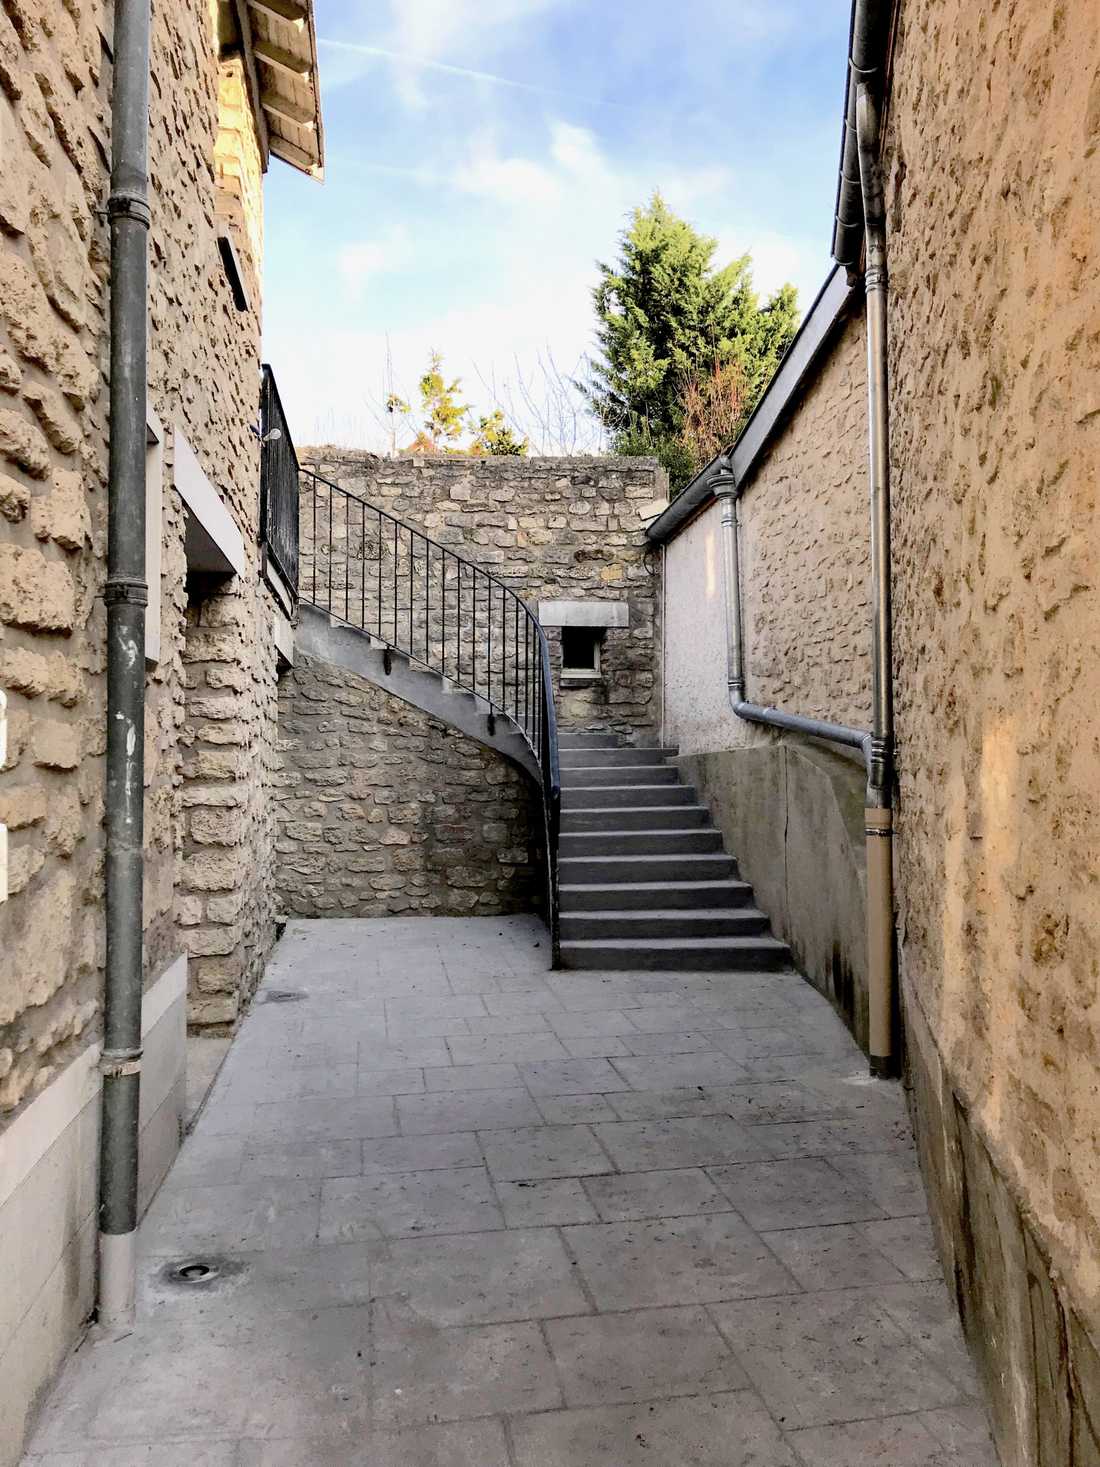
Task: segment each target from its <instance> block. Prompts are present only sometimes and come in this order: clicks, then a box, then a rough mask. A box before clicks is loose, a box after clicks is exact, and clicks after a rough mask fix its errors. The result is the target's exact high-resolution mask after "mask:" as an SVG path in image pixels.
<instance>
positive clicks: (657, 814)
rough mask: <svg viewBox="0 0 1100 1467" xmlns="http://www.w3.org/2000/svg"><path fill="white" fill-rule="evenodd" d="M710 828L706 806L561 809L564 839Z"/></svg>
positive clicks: (597, 806)
mask: <svg viewBox="0 0 1100 1467" xmlns="http://www.w3.org/2000/svg"><path fill="white" fill-rule="evenodd" d="M660 788H661V789H662V790H663V789H664V786H663V785H661V786H660ZM709 824H710V811H709V810H708V809H707V807H706V806H705V805H641V806H639V807H638V808H636V809H630V808H629V807H625V806H624V807H617V806H615V805H596V806H595V807H594V808H592V809H590V810H577V809H573V808H569V809H563V811H562V817H561V829H562V834H563V835H566V834H569V835H575V834H577V833H578V832H580V831H582V830H595V831H605V830H688V829H689V828H692V827H697V826H700V825H709Z"/></svg>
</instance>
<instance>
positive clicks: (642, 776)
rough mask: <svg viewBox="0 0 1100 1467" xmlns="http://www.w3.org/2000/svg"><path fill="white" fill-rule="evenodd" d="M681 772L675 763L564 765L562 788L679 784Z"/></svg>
mask: <svg viewBox="0 0 1100 1467" xmlns="http://www.w3.org/2000/svg"><path fill="white" fill-rule="evenodd" d="M679 779H680V772H679V770H678V769H677V768H676V766H675V765H674V764H628V765H621V766H617V767H615V768H614V769H603V768H600V767H599V766H598V765H597V766H596V767H595V768H593V767H592V765H590V764H586V765H584V766H583V767H582V768H579V769H578V768H576V767H568V768H567V767H566V766H564V765H563V766H562V771H561V784H562V789H567V788H568V789H593V788H597V787H599V786H604V787H607V788H610V787H611V786H615V785H618V786H622V785H628V784H678V783H679Z"/></svg>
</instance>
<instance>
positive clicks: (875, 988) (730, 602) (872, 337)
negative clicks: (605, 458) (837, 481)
mask: <svg viewBox="0 0 1100 1467" xmlns="http://www.w3.org/2000/svg"><path fill="white" fill-rule="evenodd" d="M857 119H858V135H859V161H860V173H861V180H862V187H863V198H864V212H865V219H866V241H867V245H866V249H867V259H866V273H865V286H866V299H867V366H868V370H867V399H868V404H867V411H868V445H869V457H870V492H871V536H870V539H871V600H872V636H871V640H872V649H871V703H872V727H871V730H870V731H869V732H868V731H867V730H864V729H859V728H851V727H849V726H848V725H846V724H841V723H829V722H826V721H825V720H823V719H818V718H804V717H802V715H800V714H797V713H784V712H783V711H782V710H781V709H779V708H768V707H765V706H763V705H762V704H759V703H750V702H747V701H746V699H745V665H744V633H743V623H742V616H741V572H740V561H739V551H738V537H737V501H738V499H739V498H740V487H739V485H738V483H737V478H736V475H735V474H734V471H733V466H732V464H731V463H730V462H729V460H728V458H724V457H723V458H722V459H720V460H719V461H718V463H717V465H716V466H715V473H714V478H713V479H712V482H711V489H712V492H713V494H714V496H715V498H716V499H718V500H719V501H720V502H721V506H722V520H721V524H722V568H723V581H724V585H725V598H726V675H727V681H728V684H729V700H730V707H731V708H732V709H733V711H734V713H736V714H737V716H738V717H739V718H743V719H745V720H746V721H747V722H749V723H759V724H766V725H768V726H769V727H771V728H781V729H787V730H790V731H791V732H794V733H801V734H806V735H808V736H809V737H811V738H819V739H827V740H829V741H830V742H831V743H834V744H844V745H847V746H849V747H851V748H855V749H859V750H860V751H861V752H862V754H863V758H864V762H865V764H866V766H867V795H866V802H865V809H864V816H865V819H864V829H865V832H866V834H865V840H866V848H867V984H868V1009H869V1014H868V1019H869V1024H868V1028H869V1044H868V1049H869V1053H870V1067H871V1073H872V1074H873V1075H876V1076H878V1077H880V1078H885V1077H887V1076H890V1075H892V1074H894V1073H895V1070H896V1064H895V1055H894V1008H895V1000H894V889H893V749H894V708H893V659H892V639H891V627H892V621H891V609H890V463H889V409H888V403H889V381H888V375H887V357H886V350H887V338H886V304H887V295H886V292H887V276H886V216H885V207H884V202H883V190H882V177H881V170H880V168H879V163H878V118H877V115H876V112H875V108H874V103H873V101H872V98H871V94H870V92H869V91H868V89H867V88H866V87H865V86H862V85H861V86H860V87H859V93H858V105H857Z"/></svg>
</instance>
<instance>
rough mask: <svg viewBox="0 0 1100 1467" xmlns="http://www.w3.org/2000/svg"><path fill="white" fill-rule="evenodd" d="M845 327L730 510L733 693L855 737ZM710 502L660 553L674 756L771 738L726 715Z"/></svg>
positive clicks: (853, 422) (856, 412) (861, 480)
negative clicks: (733, 525)
mask: <svg viewBox="0 0 1100 1467" xmlns="http://www.w3.org/2000/svg"><path fill="white" fill-rule="evenodd" d="M865 352H866V346H865V335H864V330H863V321H862V316H861V315H859V314H857V315H856V316H855V317H851V318H849V319H848V320H847V321H845V322H844V323H843V324H842V326H841V327H840V328H839V329H838V333H837V336H836V338H835V339H834V341H833V343H832V345H831V346H830V348H829V349H828V351H827V353H826V355H825V357H824V359H823V361H822V362H821V364H820V366H819V368H818V370H817V372H816V374H815V376H814V379H813V380H812V382H810V383H809V384H808V385H807V387H806V390H805V392H804V394H803V396H802V398H801V399H800V400H799V403H798V407H797V410H796V412H795V414H794V415H793V417H792V418H791V419H790V420H789V421H788V423H787V424H786V426H784V427H782V428H781V429H780V430H779V432H778V433H777V434H776V436H775V438H774V440H773V441H772V443H771V444H770V446H769V447H768V449H767V450H766V452H765V453H764V455H763V457H762V459H761V461H760V463H759V464H758V466H757V467H756V469H755V471H754V472H753V474H752V476H751V478H749V479H748V480H747V481H746V482H745V484H744V485H743V488H742V494H741V497H740V500H739V502H738V507H737V514H738V522H739V548H740V564H741V605H742V617H743V626H744V659H745V675H746V681H747V692H746V697H747V698H748V699H749V700H750V701H752V702H754V703H763V704H770V705H771V706H773V707H778V708H782V709H784V710H785V711H786V712H789V713H801V714H805V715H806V716H807V717H811V718H824V719H828V720H830V721H831V722H834V723H849V724H854V725H856V726H857V727H866V726H867V725H868V723H869V720H870V716H871V709H870V675H869V666H870V617H869V611H868V580H869V555H870V546H869V521H868V510H867V471H866V462H865V461H866V444H867V429H866V381H867V376H866V362H865ZM721 514H722V511H721V506H720V505H719V504H717V503H712V504H710V505H709V506H708V507H707V508H706V509H704V510H703V512H702V513H701V514H700V515H699V516H698V517H697V518H696V519H695V520H694V521H691V522H690V523H689V524H687V525H686V526H685V527H684V528H683V529H682V530H681V531H680V533H679V534H678V535H677V536H676V538H675V539H673V540H672V541H670V542H669V544H668V547H667V552H666V557H667V558H666V574H667V587H666V606H665V618H666V624H665V633H664V652H665V655H664V663H665V672H664V677H665V730H666V734H667V736H668V738H669V739H670V740H672V741H673V742H676V743H678V744H679V745H680V748H681V750H682V751H683V752H684V753H699V752H710V751H712V750H715V749H730V748H738V747H753V746H755V745H758V744H760V743H763V742H766V741H768V740H769V739H770V738H771V737H772V736H771V735H770V734H769V733H768V732H767V731H766V730H762V729H760V728H759V727H758V726H754V725H751V724H747V723H745V722H744V720H742V719H740V718H738V717H737V716H736V715H735V714H734V713H733V712H732V711H731V709H730V707H729V697H728V690H727V683H726V645H725V623H724V619H723V618H724V606H725V599H724V597H725V593H724V587H723V580H722V547H721Z"/></svg>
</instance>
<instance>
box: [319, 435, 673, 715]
mask: <svg viewBox="0 0 1100 1467" xmlns="http://www.w3.org/2000/svg"><path fill="white" fill-rule="evenodd" d="M299 457H300V459H301V461H302V463H303V465H307V466H309V467H311V468H315V469H316V471H317V472H318V473H319V474H320V475H322V476H323V477H324V478H325V479H328V480H331V481H333V482H334V483H336V484H339V485H341V486H342V487H343V488H346V489H348V490H349V491H351V492H352V493H354V494H357V495H360V496H361V497H362V498H364V499H366V500H368V501H369V502H370V503H371V504H372V505H376V506H377V507H378V508H380V509H383V510H385V511H387V512H388V513H389V514H390V515H393V516H395V517H396V518H397V519H399V520H401V521H403V522H405V523H407V524H410V525H412V526H414V527H415V528H417V529H419V530H421V531H422V532H423V533H424V534H425V535H427V536H430V537H431V539H432V540H434V541H436V542H437V543H438V544H440V545H443V546H446V547H447V548H448V549H451V550H453V551H455V552H456V553H457V554H459V555H462V556H464V557H465V558H466V559H467V560H470V561H473V562H474V563H475V564H477V565H480V566H482V567H484V568H485V569H487V570H489V571H492V572H493V573H494V574H495V575H496V576H498V577H499V578H500V580H501V581H502V582H503V583H504V584H505V585H506V586H507V587H509V588H510V589H511V590H513V591H514V592H515V593H516V594H517V595H519V596H521V597H522V598H523V599H524V600H525V601H526V602H527V604H528V605H529V606H530V607H531V608H532V610H537V608H538V603H539V602H540V601H548V600H561V599H568V600H584V601H601V600H602V601H616V602H623V601H625V602H627V603H628V605H629V625H628V626H627V627H624V628H611V629H609V630H608V631H607V632H606V633H605V636H604V641H603V653H602V664H601V666H602V676H601V677H600V678H599V679H594V680H593V681H592V682H591V683H589V684H587V685H585V686H583V687H577V686H574V687H562V684H561V677H560V671H561V634H560V631H559V630H558V629H557V628H554V627H548V628H547V638H548V641H549V642H550V650H551V656H552V658H553V661H554V669H555V682H556V688H557V695H558V697H557V701H558V718H559V722H560V725H561V727H563V728H599V729H612V730H615V731H617V732H620V733H623V734H624V735H627V736H629V737H633V736H635V735H636V734H639V733H641V732H648V733H652V732H654V731H655V730H656V728H657V726H658V724H659V722H660V694H659V689H658V686H657V680H656V668H657V656H656V650H657V638H658V636H659V630H658V596H657V578H656V574H655V567H654V564H653V557H652V556H651V555H649V554H647V548H646V544H645V541H644V539H643V536H642V514H643V510H645V509H648V510H649V512H652V506H653V504H654V501H657V500H663V499H664V497H665V496H666V495H667V479H666V477H665V475H664V473H663V471H662V470H660V469H659V468H658V467H657V464H656V461H655V460H652V459H614V458H531V459H527V458H487V459H469V458H448V457H443V456H440V457H426V458H408V459H380V458H377V457H375V456H374V455H372V454H366V453H361V452H354V451H348V450H341V449H334V448H331V447H324V448H315V449H305V450H302V451H300V453H299ZM307 482H308V481H307ZM330 503H331V505H332V509H333V522H332V534H331V537H330V535H329V521H328V507H329V505H330ZM320 505H321V510H320V518H319V523H318V536H317V543H318V564H319V567H320V572H321V578H322V582H323V581H324V578H325V576H326V575H327V574H328V571H329V567H331V575H332V580H333V583H334V585H335V587H336V589H337V602H336V609H337V610H338V609H339V602H340V598H341V597H342V596H343V588H344V586H345V584H346V583H347V580H348V574H347V565H346V558H347V551H346V548H345V547H346V546H347V545H349V544H350V545H351V555H352V566H351V573H350V582H351V588H352V589H351V603H350V604H351V607H352V613H351V615H352V619H353V620H355V619H356V607H357V603H358V602H359V599H360V597H359V590H360V587H361V584H362V581H363V579H365V581H366V584H367V593H366V598H365V600H366V604H367V607H368V612H369V608H370V607H371V605H372V604H373V601H374V591H375V588H376V583H377V582H376V578H377V573H378V571H377V567H378V566H380V567H381V571H382V581H383V587H382V591H383V600H384V605H385V607H386V608H387V609H392V604H393V603H392V592H391V580H392V577H391V575H390V572H391V570H392V565H393V557H394V551H393V548H392V545H391V541H390V533H389V529H388V528H387V531H386V532H385V533H384V534H383V535H382V536H381V542H380V543H379V536H378V532H377V528H376V524H375V523H372V522H371V521H369V520H368V521H367V522H366V524H365V531H364V529H363V522H362V521H361V519H360V511H359V509H358V507H357V506H356V505H354V504H353V505H351V506H349V505H348V504H347V502H346V501H343V500H341V499H340V498H339V497H338V496H337V497H336V498H335V499H330V497H329V496H328V495H327V494H324V495H323V496H322V499H321V500H320ZM302 528H303V572H302V573H303V585H304V586H305V587H306V588H307V592H306V594H308V587H309V584H310V579H309V578H310V576H311V573H312V563H313V562H312V545H313V518H312V503H311V502H310V501H309V500H308V499H307V500H304V501H303V519H302ZM364 538H365V542H366V543H365V548H364ZM330 542H331V543H330ZM396 554H397V558H398V561H399V563H400V567H401V569H402V570H404V569H405V568H406V566H407V550H406V548H405V541H404V539H399V541H398V546H397V552H396ZM415 555H416V557H417V572H418V574H419V573H421V572H422V569H423V560H424V553H423V550H422V549H421V547H420V546H419V545H418V546H417V547H416V550H415ZM376 557H381V559H380V561H377V562H376ZM432 565H433V569H432V572H431V573H432V575H433V576H434V577H436V578H437V579H438V577H439V575H440V574H441V570H440V565H441V562H440V561H439V560H438V558H436V559H435V560H433V562H432ZM446 574H447V577H448V582H447V584H448V588H449V589H448V597H449V606H450V607H453V608H454V609H455V610H456V611H457V598H456V596H455V591H454V570H453V567H450V568H448V569H447V571H446ZM403 580H404V578H403V577H400V578H399V584H403ZM399 594H400V595H402V596H403V595H404V592H400V593H399ZM434 604H435V606H436V608H438V606H439V605H440V597H439V596H436V597H435V598H434ZM400 605H401V607H402V608H404V607H405V606H406V605H407V602H406V601H404V600H402V601H401V603H400ZM469 614H470V613H469V597H468V594H467V608H466V618H467V622H468V620H469ZM400 615H401V618H402V619H401V621H400V623H399V626H400V628H401V630H404V620H403V618H404V611H403V610H402V611H401V613H400ZM420 616H421V610H420V608H419V607H417V608H416V609H415V611H414V624H415V625H417V627H418V636H419V633H420V631H421V630H422V622H418V621H417V618H418V617H420ZM432 617H433V620H432V640H433V641H435V642H436V643H437V644H438V642H439V639H440V625H439V616H438V610H437V611H436V612H434V613H432ZM479 618H480V624H481V625H482V626H484V625H485V617H484V606H482V608H480V609H479ZM454 624H455V623H454V619H452V622H451V628H452V637H453V627H454ZM478 646H479V647H480V646H481V643H480V642H479V643H478ZM463 655H464V656H465V655H467V654H465V653H464V654H463Z"/></svg>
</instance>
